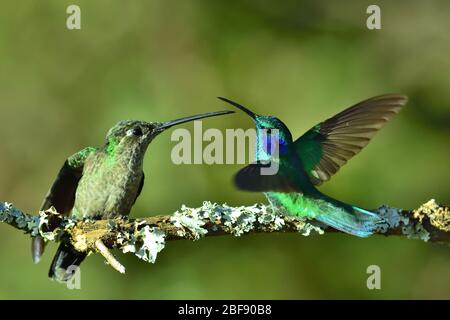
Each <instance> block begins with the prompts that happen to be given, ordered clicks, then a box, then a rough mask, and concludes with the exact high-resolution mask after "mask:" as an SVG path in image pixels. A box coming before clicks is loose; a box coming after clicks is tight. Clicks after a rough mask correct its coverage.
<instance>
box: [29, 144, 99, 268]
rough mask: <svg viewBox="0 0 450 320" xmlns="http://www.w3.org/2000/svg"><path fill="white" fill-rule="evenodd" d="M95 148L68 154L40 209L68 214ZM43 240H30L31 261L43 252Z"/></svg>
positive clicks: (36, 259) (39, 256) (39, 238)
mask: <svg viewBox="0 0 450 320" xmlns="http://www.w3.org/2000/svg"><path fill="white" fill-rule="evenodd" d="M95 150H96V149H95V148H91V147H88V148H85V149H83V150H81V151H79V152H77V153H75V154H74V155H72V156H70V157H69V158H68V159H67V160H66V161H65V162H64V164H63V166H62V167H61V169H60V170H59V173H58V175H57V176H56V179H55V181H54V182H53V185H52V186H51V187H50V190H49V191H48V192H47V195H46V196H45V198H44V201H43V202H42V205H41V209H40V210H41V211H44V210H47V209H49V208H50V207H52V206H53V207H54V208H55V209H56V211H58V212H59V213H61V214H63V215H68V214H69V213H70V211H71V210H72V207H73V204H74V202H75V192H76V190H77V187H78V182H79V181H80V179H81V176H82V174H83V168H84V162H85V160H86V158H87V156H88V155H89V154H91V153H92V152H94V151H95ZM44 248H45V242H44V239H42V237H40V236H36V237H34V238H33V240H32V246H31V253H32V257H33V261H34V262H35V263H37V262H39V260H40V258H41V256H42V254H43V253H44Z"/></svg>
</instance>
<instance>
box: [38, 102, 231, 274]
mask: <svg viewBox="0 0 450 320" xmlns="http://www.w3.org/2000/svg"><path fill="white" fill-rule="evenodd" d="M229 113H234V111H218V112H210V113H204V114H199V115H194V116H189V117H184V118H180V119H176V120H171V121H167V122H145V121H136V120H123V121H120V122H118V123H117V124H116V125H114V126H113V127H112V128H111V129H110V130H109V131H108V133H107V136H106V142H105V144H104V146H103V147H101V148H93V147H87V148H84V149H82V150H81V151H78V152H77V153H75V154H73V155H72V156H70V157H69V158H68V159H67V160H66V161H65V162H64V164H63V166H62V168H61V169H60V171H59V173H58V175H57V177H56V180H55V182H54V183H53V185H52V186H51V188H50V190H49V191H48V193H47V195H46V196H45V199H44V201H43V203H42V206H41V210H47V209H49V208H50V207H52V206H53V207H54V208H55V209H56V210H57V211H58V212H59V213H61V214H63V215H68V216H70V217H72V218H74V219H83V218H93V219H110V218H114V217H118V216H127V215H129V213H130V210H131V208H132V206H133V205H134V203H135V201H136V199H137V197H138V196H139V194H140V193H141V190H142V187H143V185H144V172H143V161H144V156H145V152H146V150H147V147H148V146H149V144H150V142H152V140H153V139H154V138H155V137H156V136H157V135H159V134H160V133H161V132H163V131H165V130H167V129H168V128H170V127H172V126H175V125H179V124H182V123H185V122H189V121H193V120H198V119H203V118H208V117H214V116H220V115H225V114H229ZM44 247H45V242H44V240H43V238H42V237H41V236H36V237H34V238H33V240H32V249H31V251H32V257H33V260H34V262H35V263H37V262H39V260H40V258H41V255H42V254H43V252H44ZM85 257H86V253H83V252H79V251H77V250H75V249H74V248H73V247H72V246H71V245H70V244H69V243H68V242H64V241H62V242H61V244H60V245H59V247H58V250H57V252H56V255H55V257H54V258H53V262H52V264H51V267H50V271H49V277H50V278H53V279H56V280H59V281H61V282H64V281H67V280H69V279H70V278H71V277H72V275H73V273H72V272H68V271H69V270H67V269H68V267H69V266H79V265H80V263H81V262H82V261H83V260H84V258H85Z"/></svg>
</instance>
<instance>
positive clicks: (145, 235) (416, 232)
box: [0, 200, 450, 273]
mask: <svg viewBox="0 0 450 320" xmlns="http://www.w3.org/2000/svg"><path fill="white" fill-rule="evenodd" d="M374 211H375V212H377V213H378V214H379V215H380V216H381V217H382V218H383V220H384V222H383V223H382V224H380V225H379V227H378V229H377V231H376V233H377V234H383V235H387V236H388V235H399V236H405V237H407V238H410V239H421V240H423V241H426V242H427V241H430V242H441V243H447V244H448V243H450V212H449V209H448V207H447V206H440V205H438V204H437V203H436V202H435V201H434V200H430V201H428V202H427V203H425V204H423V205H421V206H420V207H419V208H418V209H416V210H402V209H396V208H390V207H387V206H381V207H380V208H378V209H376V210H374ZM0 222H5V223H7V224H9V225H11V226H13V227H15V228H17V229H19V230H22V231H24V232H25V233H28V234H30V235H31V236H36V235H40V236H42V237H43V238H44V239H45V240H46V241H70V243H71V244H72V245H73V246H74V248H75V249H76V250H78V251H81V252H86V253H88V254H90V253H100V254H101V255H102V256H103V257H104V258H105V259H106V261H107V262H108V263H109V264H110V265H111V266H112V267H114V268H115V269H116V270H118V271H119V272H122V273H124V272H125V267H123V266H122V265H121V264H120V262H119V261H118V260H117V259H116V258H115V257H114V256H113V255H112V253H111V252H110V251H109V249H113V248H116V249H119V250H120V251H122V252H123V253H133V254H135V255H136V256H137V257H138V258H139V259H142V260H144V261H147V262H151V263H154V262H155V261H156V258H157V256H158V253H159V252H161V250H162V249H164V247H165V245H166V241H170V240H181V239H189V240H198V239H200V238H203V237H209V236H218V235H227V234H228V235H232V236H237V237H239V236H242V235H245V234H251V233H272V232H296V233H300V234H301V235H303V236H309V235H311V234H318V235H321V234H324V233H325V232H327V233H328V232H339V231H337V230H335V229H332V228H329V227H327V226H325V225H323V224H320V223H319V222H316V221H314V220H308V219H305V218H297V217H292V216H288V215H283V214H282V212H274V211H273V210H272V207H271V206H267V205H264V204H255V205H253V206H240V207H232V206H228V205H226V204H223V205H219V204H216V203H211V202H208V201H205V202H204V203H203V205H202V206H201V207H198V208H189V207H187V206H184V205H183V206H182V207H181V209H180V210H178V211H176V212H175V213H174V214H172V215H163V216H153V217H147V218H139V219H130V218H128V217H125V216H122V217H117V218H115V219H105V220H93V219H84V220H74V219H71V218H68V217H64V216H62V215H60V214H59V213H58V212H56V210H55V209H54V208H50V209H49V210H46V211H42V212H40V213H39V216H32V215H29V214H27V213H24V212H23V211H21V210H19V209H18V208H16V207H14V206H13V205H12V204H11V203H7V202H0Z"/></svg>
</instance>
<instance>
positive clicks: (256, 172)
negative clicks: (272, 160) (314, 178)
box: [234, 163, 297, 192]
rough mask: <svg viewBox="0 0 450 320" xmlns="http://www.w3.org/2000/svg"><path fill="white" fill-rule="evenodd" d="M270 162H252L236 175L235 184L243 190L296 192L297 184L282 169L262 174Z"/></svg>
mask: <svg viewBox="0 0 450 320" xmlns="http://www.w3.org/2000/svg"><path fill="white" fill-rule="evenodd" d="M269 166H270V164H263V163H252V164H249V165H248V166H246V167H244V168H242V169H241V170H239V171H238V172H237V173H236V175H235V176H234V183H235V185H236V186H237V187H238V188H239V189H241V190H247V191H256V192H267V191H278V192H295V191H296V190H297V188H296V187H295V184H294V183H293V182H292V181H291V180H290V179H289V177H288V176H287V175H284V174H283V173H282V172H281V171H280V170H279V171H278V172H277V173H276V174H274V175H265V174H262V172H263V171H262V170H263V169H265V168H266V169H267V168H268V167H269Z"/></svg>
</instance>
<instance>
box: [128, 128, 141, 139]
mask: <svg viewBox="0 0 450 320" xmlns="http://www.w3.org/2000/svg"><path fill="white" fill-rule="evenodd" d="M127 136H135V137H140V136H142V129H141V128H139V127H137V128H132V129H129V130H128V131H127Z"/></svg>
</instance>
